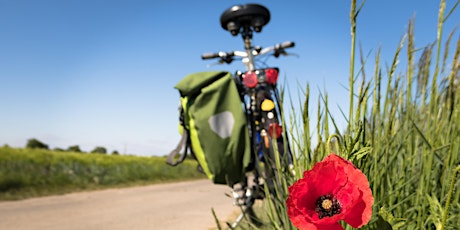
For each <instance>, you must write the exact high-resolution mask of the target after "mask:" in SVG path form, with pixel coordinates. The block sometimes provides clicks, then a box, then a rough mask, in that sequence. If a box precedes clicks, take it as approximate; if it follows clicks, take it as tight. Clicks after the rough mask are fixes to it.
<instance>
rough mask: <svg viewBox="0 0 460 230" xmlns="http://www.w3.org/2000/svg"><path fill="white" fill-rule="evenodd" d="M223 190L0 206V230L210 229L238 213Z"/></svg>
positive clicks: (166, 187)
mask: <svg viewBox="0 0 460 230" xmlns="http://www.w3.org/2000/svg"><path fill="white" fill-rule="evenodd" d="M229 191H230V190H229V188H228V187H227V186H225V185H214V184H212V183H211V182H210V181H209V180H199V181H191V182H180V183H171V184H160V185H151V186H144V187H135V188H120V189H108V190H102V191H92V192H79V193H72V194H66V195H60V196H49V197H42V198H32V199H27V200H21V201H3V202H0V229H5V230H6V229H8V230H19V229H20V230H29V229H40V230H42V229H46V230H77V229H85V230H88V229H90V230H91V229H97V230H103V229H110V230H118V229H130V230H138V229H158V230H169V229H174V230H181V229H191V230H193V229H199V230H201V229H211V228H214V229H215V228H216V224H215V221H214V218H213V216H212V211H211V209H212V208H214V210H215V212H216V215H217V217H218V218H219V219H220V220H226V219H227V218H228V217H230V216H232V215H235V214H237V211H238V208H236V207H235V206H233V203H232V202H233V201H232V199H231V198H229V197H228V196H226V195H225V193H229Z"/></svg>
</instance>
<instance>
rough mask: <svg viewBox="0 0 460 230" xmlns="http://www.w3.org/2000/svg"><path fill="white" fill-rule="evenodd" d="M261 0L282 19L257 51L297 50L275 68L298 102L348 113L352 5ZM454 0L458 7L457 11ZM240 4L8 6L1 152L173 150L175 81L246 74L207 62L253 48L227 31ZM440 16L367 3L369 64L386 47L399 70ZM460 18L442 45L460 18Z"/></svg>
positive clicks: (421, 8) (258, 40)
mask: <svg viewBox="0 0 460 230" xmlns="http://www.w3.org/2000/svg"><path fill="white" fill-rule="evenodd" d="M252 2H257V1H252ZM258 2H259V3H261V4H263V5H265V6H267V7H268V8H269V9H270V11H271V16H272V18H271V21H270V23H269V24H268V25H267V26H266V27H265V28H264V29H263V31H262V33H260V34H255V35H254V41H253V42H254V44H255V45H260V46H262V47H266V46H270V45H273V44H275V43H279V42H283V41H286V40H291V41H294V42H296V47H295V48H294V49H292V50H291V51H292V52H293V53H295V54H297V55H299V57H294V56H290V57H283V58H279V59H275V58H270V59H268V61H267V64H269V65H273V66H279V67H280V68H281V75H282V77H284V76H285V77H286V81H287V82H285V84H286V83H287V84H289V85H290V86H291V87H290V91H291V94H293V95H294V96H296V97H297V95H298V92H297V85H298V84H300V86H301V87H304V86H305V85H306V84H307V83H308V84H310V87H311V89H312V95H311V97H312V100H311V103H310V104H314V103H315V102H316V101H317V98H318V93H319V91H318V89H321V90H324V91H327V93H328V94H329V99H330V103H331V107H333V108H338V106H341V107H342V108H344V110H345V111H347V109H348V98H349V97H348V91H347V90H346V89H345V88H344V87H343V86H344V85H345V86H347V85H348V79H349V76H348V75H349V67H348V66H349V60H350V26H349V17H348V16H349V10H350V1H345V0H341V1H306V0H298V1H294V0H287V1H258ZM359 2H361V1H359ZM455 2H456V1H454V0H448V1H447V9H450V8H451V7H452V6H453V5H454V4H455ZM241 3H247V2H245V1H230V0H228V1H217V0H196V1H178V0H168V1H166V0H155V1H154V0H151V1H147V0H129V1H128V0H111V1H109V0H91V1H90V0H66V1H61V0H41V1H33V0H27V1H26V0H0V145H3V144H8V145H10V146H13V147H23V146H25V144H26V142H27V140H28V139H30V138H37V139H39V140H41V141H42V142H44V143H46V144H48V145H49V146H50V148H55V147H60V148H67V147H69V146H71V145H79V146H80V148H81V149H82V150H84V151H91V150H92V149H94V148H95V147H96V146H103V147H106V148H107V149H108V151H109V152H111V151H113V150H117V151H119V152H120V153H126V154H137V155H145V156H150V155H165V154H167V153H168V152H169V151H170V150H171V149H173V148H174V147H175V145H176V144H177V142H178V140H179V138H180V136H179V134H178V131H177V124H178V118H177V107H178V101H179V94H178V92H177V91H176V90H175V89H174V88H173V87H174V85H175V84H176V83H177V82H178V81H180V79H181V78H183V77H184V76H185V75H187V74H189V73H193V72H199V71H210V70H229V71H231V72H234V71H235V70H236V69H240V68H242V65H241V64H239V63H235V64H232V65H230V66H228V65H217V66H212V67H208V64H211V63H212V61H202V60H201V58H200V55H201V54H202V53H206V52H217V51H231V50H242V49H243V43H242V41H241V38H240V37H239V36H238V37H232V36H231V35H230V34H229V33H228V32H227V31H224V30H223V29H221V27H220V23H219V17H220V14H221V13H222V12H223V11H224V10H225V9H227V8H228V7H230V6H232V5H234V4H241ZM438 9H439V1H436V0H403V1H402V0H385V1H376V0H368V1H367V2H366V3H365V6H364V8H363V10H362V12H361V13H360V15H359V17H358V29H357V32H358V42H359V43H361V45H362V47H363V51H364V53H365V54H369V60H370V61H369V62H370V63H372V62H373V60H374V56H375V52H376V50H377V49H378V47H379V46H381V48H382V57H381V59H382V61H383V62H384V63H390V62H391V60H392V57H393V54H394V51H395V49H396V47H397V45H398V43H399V41H400V39H401V37H402V36H403V35H404V33H405V32H406V30H407V24H408V21H409V19H411V18H413V17H414V16H415V18H416V19H415V42H416V47H423V46H426V45H428V44H429V43H431V42H434V41H435V39H436V24H437V14H438ZM459 11H460V9H457V10H456V11H455V12H454V14H453V15H452V16H451V18H450V19H449V20H448V21H447V22H446V25H445V31H446V33H445V36H444V37H447V33H449V32H451V31H452V29H453V28H454V27H455V26H456V24H457V23H458V22H460V13H459ZM457 34H458V33H457ZM457 37H458V36H457ZM338 111H339V110H338V109H333V112H334V113H335V114H337V116H338V117H339V116H340V114H339V112H338ZM311 114H316V106H315V105H313V106H312V108H311Z"/></svg>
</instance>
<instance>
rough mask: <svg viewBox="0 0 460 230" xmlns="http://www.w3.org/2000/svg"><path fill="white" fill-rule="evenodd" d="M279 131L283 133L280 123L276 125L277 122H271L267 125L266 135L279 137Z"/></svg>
mask: <svg viewBox="0 0 460 230" xmlns="http://www.w3.org/2000/svg"><path fill="white" fill-rule="evenodd" d="M281 133H283V128H282V127H281V125H278V124H277V123H271V124H270V125H269V126H268V135H270V137H273V136H274V137H275V138H279V137H281Z"/></svg>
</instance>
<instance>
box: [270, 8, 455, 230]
mask: <svg viewBox="0 0 460 230" xmlns="http://www.w3.org/2000/svg"><path fill="white" fill-rule="evenodd" d="M459 2H460V1H457V3H456V4H455V6H454V7H453V8H452V9H445V7H446V4H445V0H441V1H440V8H439V19H438V28H437V36H436V42H434V43H433V44H424V45H423V48H422V49H419V48H416V44H415V42H414V41H415V39H414V37H415V34H414V31H413V27H414V23H415V22H414V21H413V20H411V21H410V22H409V26H408V31H407V33H406V34H405V36H404V37H403V39H402V40H401V42H400V44H399V46H398V47H397V48H396V50H395V54H394V57H393V60H392V63H391V65H390V66H389V67H388V68H387V69H383V68H382V64H381V60H380V58H381V57H380V50H379V51H378V52H377V54H376V57H375V62H374V63H373V64H374V67H373V71H372V72H373V73H372V74H373V77H372V79H370V80H368V79H365V76H366V75H365V72H364V70H365V69H367V68H366V66H364V63H367V61H361V63H360V64H361V66H359V64H357V63H356V61H355V52H356V51H355V38H356V36H357V34H356V26H357V21H358V20H357V19H358V13H359V11H360V10H361V9H362V7H363V4H364V3H363V4H361V5H360V6H357V4H356V0H352V1H351V11H350V20H351V31H352V44H351V61H350V77H349V79H350V80H349V82H350V86H349V89H350V94H349V95H350V108H349V111H348V113H344V114H348V115H347V116H348V117H346V119H347V121H348V125H347V127H346V129H345V130H340V127H338V126H337V125H336V122H335V121H336V118H334V116H333V115H331V114H330V113H329V107H330V106H329V105H328V96H327V93H324V94H323V95H321V96H320V97H319V98H318V103H317V105H318V108H317V109H318V113H317V114H316V116H317V117H318V119H317V120H318V123H317V124H316V125H314V126H312V125H310V121H311V119H310V118H311V114H310V112H309V111H308V107H309V104H310V95H309V86H308V85H307V86H306V89H305V90H304V91H303V92H302V94H303V95H302V98H303V100H302V101H303V102H302V105H301V107H302V109H301V110H300V111H299V112H296V110H295V109H294V106H293V107H292V112H291V118H290V127H291V129H290V130H289V131H288V132H289V134H290V136H291V137H293V138H292V140H291V141H292V144H291V147H292V148H293V150H294V152H295V155H296V159H295V162H294V163H295V166H296V167H295V170H296V174H295V176H293V175H292V174H290V173H289V172H287V171H284V170H281V169H280V170H279V173H280V174H282V175H283V176H282V177H280V180H279V181H278V190H277V191H278V192H277V194H276V195H275V196H274V197H273V198H270V199H268V201H267V202H266V204H265V205H266V206H267V208H266V210H267V213H268V214H267V215H268V216H269V217H270V228H272V229H294V227H293V226H292V225H291V224H290V222H289V219H288V217H287V213H286V207H285V205H284V201H285V200H286V198H287V196H288V191H287V187H288V186H289V185H290V184H292V183H293V182H294V181H295V180H297V179H299V178H301V177H302V172H303V171H304V170H308V169H310V168H312V166H313V164H314V163H316V162H318V161H320V160H321V159H323V158H324V157H325V156H327V155H328V154H330V153H331V152H335V153H337V154H339V155H341V156H342V157H345V158H347V159H349V160H351V161H352V162H353V163H354V164H355V165H356V166H357V167H358V168H360V169H361V170H362V171H363V173H364V174H366V175H367V177H368V179H369V182H370V186H371V189H372V191H373V195H374V199H375V203H374V207H373V217H372V219H371V221H370V223H369V224H368V225H367V226H365V227H364V229H384V227H385V226H386V227H389V226H392V228H393V229H459V227H460V192H458V190H459V187H460V182H459V181H460V180H459V179H458V178H459V175H458V173H459V171H460V139H459V138H460V39H458V35H457V41H455V34H456V31H455V30H453V31H452V32H451V33H450V34H449V36H448V38H447V39H446V40H445V43H444V49H442V48H441V47H442V45H443V43H442V42H443V41H444V40H443V35H444V34H443V25H444V22H445V21H446V20H448V19H449V16H450V15H451V13H452V11H453V10H455V7H456V6H457V5H458V4H459ZM452 46H453V49H451V48H452ZM404 50H406V52H405V54H404ZM451 50H455V52H454V53H453V54H452V53H449V52H450V51H451ZM402 58H405V59H406V60H407V66H405V68H406V70H405V71H404V72H397V70H398V69H400V68H401V66H398V63H399V62H398V60H400V59H402ZM363 59H364V58H363V57H361V60H363ZM355 66H359V67H360V68H359V69H360V71H359V73H358V74H355V71H354V69H355ZM291 104H292V99H291ZM313 127H316V128H313ZM314 129H316V134H313V132H312V131H313V130H314ZM332 130H334V131H332ZM311 134H313V135H317V140H318V143H312V138H311ZM343 226H344V227H345V228H346V229H350V227H349V226H346V225H343Z"/></svg>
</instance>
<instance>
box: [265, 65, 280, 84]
mask: <svg viewBox="0 0 460 230" xmlns="http://www.w3.org/2000/svg"><path fill="white" fill-rule="evenodd" d="M265 76H266V81H267V83H268V84H275V83H276V81H278V70H276V69H265Z"/></svg>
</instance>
